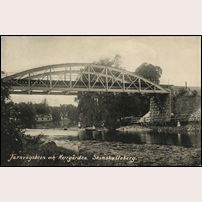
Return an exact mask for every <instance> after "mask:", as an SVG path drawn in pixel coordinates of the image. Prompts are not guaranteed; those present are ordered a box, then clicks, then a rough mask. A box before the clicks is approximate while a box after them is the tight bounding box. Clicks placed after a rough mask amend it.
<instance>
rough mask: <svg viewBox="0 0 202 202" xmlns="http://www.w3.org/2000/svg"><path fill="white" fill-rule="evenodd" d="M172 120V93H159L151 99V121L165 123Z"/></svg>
mask: <svg viewBox="0 0 202 202" xmlns="http://www.w3.org/2000/svg"><path fill="white" fill-rule="evenodd" d="M170 120H171V94H170V93H169V94H158V95H156V96H154V97H152V98H151V99H150V121H151V123H164V122H169V121H170Z"/></svg>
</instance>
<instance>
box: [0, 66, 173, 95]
mask: <svg viewBox="0 0 202 202" xmlns="http://www.w3.org/2000/svg"><path fill="white" fill-rule="evenodd" d="M2 80H3V82H9V83H10V84H11V89H12V90H11V93H13V94H50V95H51V94H53V95H73V94H77V93H78V92H114V93H120V92H127V93H163V94H167V93H169V91H168V90H166V89H164V88H162V87H161V86H159V85H157V84H155V83H153V82H151V81H149V80H147V79H145V78H143V77H140V76H138V75H136V74H134V73H131V72H129V71H126V70H124V69H119V68H115V67H109V66H102V65H98V64H91V63H66V64H55V65H48V66H43V67H38V68H34V69H29V70H26V71H22V72H19V73H16V74H13V75H10V76H7V77H4V78H3V79H2Z"/></svg>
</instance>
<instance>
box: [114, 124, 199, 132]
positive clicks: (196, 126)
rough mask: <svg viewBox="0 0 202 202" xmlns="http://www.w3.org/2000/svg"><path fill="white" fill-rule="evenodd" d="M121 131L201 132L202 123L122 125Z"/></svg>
mask: <svg viewBox="0 0 202 202" xmlns="http://www.w3.org/2000/svg"><path fill="white" fill-rule="evenodd" d="M117 130H119V131H140V130H141V131H151V130H153V131H157V132H169V133H179V132H182V133H183V132H201V124H199V123H189V124H187V125H184V126H152V125H148V126H139V125H130V126H125V127H120V128H118V129H117Z"/></svg>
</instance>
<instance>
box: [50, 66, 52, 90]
mask: <svg viewBox="0 0 202 202" xmlns="http://www.w3.org/2000/svg"><path fill="white" fill-rule="evenodd" d="M50 89H52V77H51V68H50Z"/></svg>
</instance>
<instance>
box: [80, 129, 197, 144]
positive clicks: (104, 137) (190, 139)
mask: <svg viewBox="0 0 202 202" xmlns="http://www.w3.org/2000/svg"><path fill="white" fill-rule="evenodd" d="M78 139H79V140H80V141H83V140H99V141H109V142H112V141H115V142H123V143H135V144H159V145H176V146H185V147H201V135H200V134H199V133H195V134H181V133H167V132H160V133H157V132H154V131H149V132H148V131H142V132H136V131H135V132H131V131H130V132H129V131H107V132H105V131H84V130H83V131H79V133H78Z"/></svg>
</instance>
